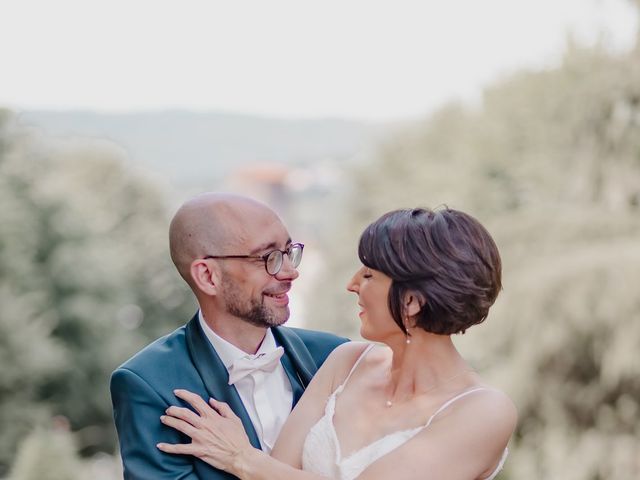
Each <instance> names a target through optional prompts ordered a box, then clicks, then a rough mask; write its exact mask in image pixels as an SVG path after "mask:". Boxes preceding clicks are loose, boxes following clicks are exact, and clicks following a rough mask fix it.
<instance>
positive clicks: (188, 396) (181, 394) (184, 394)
mask: <svg viewBox="0 0 640 480" xmlns="http://www.w3.org/2000/svg"><path fill="white" fill-rule="evenodd" d="M173 393H174V394H175V396H176V397H178V398H181V399H182V400H184V401H185V402H187V403H189V405H191V406H192V407H193V408H195V410H196V412H198V413H199V414H200V416H204V415H207V414H211V413H212V410H211V408H210V407H209V405H207V403H206V402H205V401H204V400H203V399H202V397H201V396H200V395H196V394H195V393H192V392H190V391H189V390H182V389H178V390H174V391H173Z"/></svg>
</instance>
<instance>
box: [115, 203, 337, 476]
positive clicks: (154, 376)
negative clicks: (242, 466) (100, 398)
mask: <svg viewBox="0 0 640 480" xmlns="http://www.w3.org/2000/svg"><path fill="white" fill-rule="evenodd" d="M169 243H170V250H171V258H172V260H173V262H174V264H175V265H176V268H177V269H178V272H179V273H180V275H181V276H182V278H183V279H184V280H185V281H186V282H187V284H188V285H189V286H190V287H191V289H192V290H193V293H194V294H195V297H196V299H197V301H198V304H199V306H200V310H199V311H198V313H196V315H195V316H194V317H193V319H191V321H190V322H189V323H188V324H186V325H185V326H183V327H181V328H179V329H177V330H176V331H175V332H173V333H171V334H169V335H167V336H166V337H163V338H161V339H159V340H157V341H155V342H154V343H152V344H151V345H149V346H147V347H146V348H145V349H143V350H142V351H141V352H139V353H138V354H136V355H135V356H134V357H132V358H131V359H129V360H128V361H127V362H125V363H124V364H123V365H122V366H120V367H119V368H118V369H117V370H116V371H115V372H114V373H113V375H112V378H111V396H112V400H113V410H114V418H115V423H116V428H117V430H118V437H119V439H120V450H121V453H122V460H123V464H124V477H125V479H136V480H139V479H149V480H151V479H153V480H161V479H172V480H175V479H182V480H195V479H202V480H205V479H206V480H210V479H211V480H215V479H229V478H235V477H233V476H231V475H229V474H227V473H225V472H223V471H220V470H216V469H214V468H212V467H210V466H208V465H207V464H205V463H204V462H202V461H200V460H198V459H196V458H195V457H190V456H176V455H168V454H165V453H162V452H160V451H159V450H158V449H157V448H156V444H157V443H158V442H166V443H185V441H187V440H186V438H185V437H182V436H181V435H180V434H179V433H178V432H177V431H175V430H173V429H171V428H168V427H165V426H164V425H162V424H161V423H160V416H161V415H163V414H164V411H165V409H166V408H167V407H168V406H169V405H176V404H180V401H179V400H178V399H177V398H176V396H175V395H174V394H173V390H174V389H177V388H183V389H187V390H190V391H192V392H195V393H198V394H199V395H201V396H202V397H204V398H205V399H206V398H210V397H213V398H216V399H218V400H221V401H224V402H226V403H228V404H229V405H230V406H231V408H232V409H233V410H234V412H235V413H236V414H237V415H238V416H239V417H240V418H241V419H242V423H243V425H244V427H245V430H246V431H247V433H248V435H249V437H250V439H251V442H252V444H253V445H254V446H255V447H257V448H262V449H264V450H266V451H270V450H271V448H272V447H273V443H274V441H275V439H276V438H277V436H278V433H279V431H280V428H281V427H282V425H283V423H284V421H285V419H286V417H287V416H288V414H289V413H290V411H291V409H292V407H293V406H294V405H295V404H296V402H297V401H298V399H299V398H300V396H301V395H302V392H303V391H304V388H305V387H306V386H307V384H308V383H309V381H310V380H311V377H312V376H313V375H314V373H315V372H316V370H317V369H318V368H319V367H320V365H321V364H322V363H323V362H324V360H325V359H326V357H327V356H328V355H329V353H330V352H331V351H332V350H333V349H334V348H335V347H336V346H338V345H339V344H341V343H343V342H345V341H346V339H344V338H339V337H336V336H334V335H330V334H327V333H321V332H313V331H309V330H301V329H292V328H287V327H283V326H281V325H282V324H283V323H285V322H286V321H287V320H288V318H289V306H288V303H289V298H288V292H289V289H290V288H291V284H292V282H293V281H294V280H295V279H296V278H297V277H298V272H297V270H296V267H297V266H298V264H299V263H300V259H301V256H302V250H303V245H302V244H299V243H292V242H291V239H290V237H289V234H288V232H287V230H286V228H285V227H284V225H283V224H282V221H281V220H280V218H279V217H278V216H277V215H276V214H275V213H274V212H273V211H272V210H271V209H269V208H268V207H267V206H265V205H264V204H262V203H259V202H257V201H255V200H252V199H249V198H246V197H240V196H236V195H223V194H214V193H207V194H203V195H200V196H198V197H196V198H194V199H192V200H190V201H188V202H187V203H185V204H184V205H183V206H182V207H181V208H180V209H179V210H178V212H177V213H176V215H175V216H174V218H173V220H172V222H171V226H170V229H169Z"/></svg>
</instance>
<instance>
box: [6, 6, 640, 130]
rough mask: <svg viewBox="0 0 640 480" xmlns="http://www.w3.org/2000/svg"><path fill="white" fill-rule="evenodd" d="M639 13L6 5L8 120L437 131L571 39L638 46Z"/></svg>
mask: <svg viewBox="0 0 640 480" xmlns="http://www.w3.org/2000/svg"><path fill="white" fill-rule="evenodd" d="M630 4H631V2H630V0H482V1H479V0H445V1H438V2H436V1H434V0H411V1H410V0H318V1H314V2H311V1H307V0H227V1H218V0H180V1H177V0H167V1H161V0H153V1H149V0H109V1H107V0H102V1H100V0H55V1H50V0H0V62H1V63H0V65H1V67H0V68H1V71H0V107H9V108H12V109H14V110H17V111H20V110H24V109H63V110H70V109H90V110H98V111H108V112H127V111H140V110H153V111H157V110H163V109H189V110H197V111H228V112H238V113H250V114H259V115H265V116H278V117H307V118H308V117H326V116H331V117H344V118H353V119H360V120H371V121H384V120H399V119H408V118H412V117H417V116H422V115H425V114H427V113H428V112H429V111H431V110H433V109H434V108H436V107H438V106H439V105H441V104H443V103H444V102H446V101H448V100H450V99H452V98H461V99H467V100H473V99H474V98H477V97H478V95H479V92H480V91H481V89H482V86H483V85H487V84H488V83H490V82H492V81H495V80H496V79H499V78H501V77H504V76H505V75H508V74H509V73H511V72H513V71H515V70H517V69H521V68H534V69H537V68H544V67H548V66H552V65H554V64H556V63H557V62H559V61H560V59H561V57H562V52H563V49H564V45H565V44H566V40H567V36H568V35H569V34H571V35H573V36H574V37H575V38H576V39H577V40H578V41H580V42H582V43H585V44H593V43H594V42H595V41H597V40H598V39H600V40H601V41H603V42H605V44H606V45H607V46H608V47H609V48H612V49H617V50H623V49H625V48H628V47H629V45H631V43H632V41H633V39H634V35H635V29H636V15H635V11H634V10H633V9H632V8H631V7H630Z"/></svg>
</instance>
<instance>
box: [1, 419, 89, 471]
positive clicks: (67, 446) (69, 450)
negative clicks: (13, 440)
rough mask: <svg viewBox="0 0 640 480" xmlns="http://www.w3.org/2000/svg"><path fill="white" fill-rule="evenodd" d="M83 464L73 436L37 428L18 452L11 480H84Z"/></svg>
mask: <svg viewBox="0 0 640 480" xmlns="http://www.w3.org/2000/svg"><path fill="white" fill-rule="evenodd" d="M82 478H84V475H83V474H82V463H81V461H80V458H79V456H78V454H77V453H76V446H75V445H74V443H73V436H72V435H71V433H69V432H67V431H64V430H51V429H44V428H36V429H35V430H34V431H33V432H32V433H30V434H29V435H28V436H27V437H26V438H25V439H24V441H23V442H22V443H21V446H20V448H19V450H18V454H17V456H16V460H15V463H14V465H13V468H12V469H11V474H10V476H9V480H81V479H82Z"/></svg>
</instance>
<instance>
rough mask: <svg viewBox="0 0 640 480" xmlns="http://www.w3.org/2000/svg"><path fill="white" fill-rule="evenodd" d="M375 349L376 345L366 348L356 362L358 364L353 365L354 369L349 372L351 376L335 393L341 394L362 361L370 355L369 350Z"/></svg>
mask: <svg viewBox="0 0 640 480" xmlns="http://www.w3.org/2000/svg"><path fill="white" fill-rule="evenodd" d="M373 347H375V344H374V343H370V344H369V345H367V348H365V349H364V350H363V351H362V353H361V354H360V356H359V357H358V359H357V360H356V363H354V364H353V367H351V370H350V371H349V375H347V378H345V379H344V381H343V382H342V384H341V385H340V386H339V387H338V388H336V391H335V393H340V392H341V391H342V390H343V389H344V386H345V385H346V384H347V382H348V381H349V379H350V378H351V375H352V374H353V372H354V371H355V369H356V368H358V365H359V364H360V362H361V361H362V359H363V358H364V357H365V356H366V355H367V353H369V350H371V349H372V348H373Z"/></svg>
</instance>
